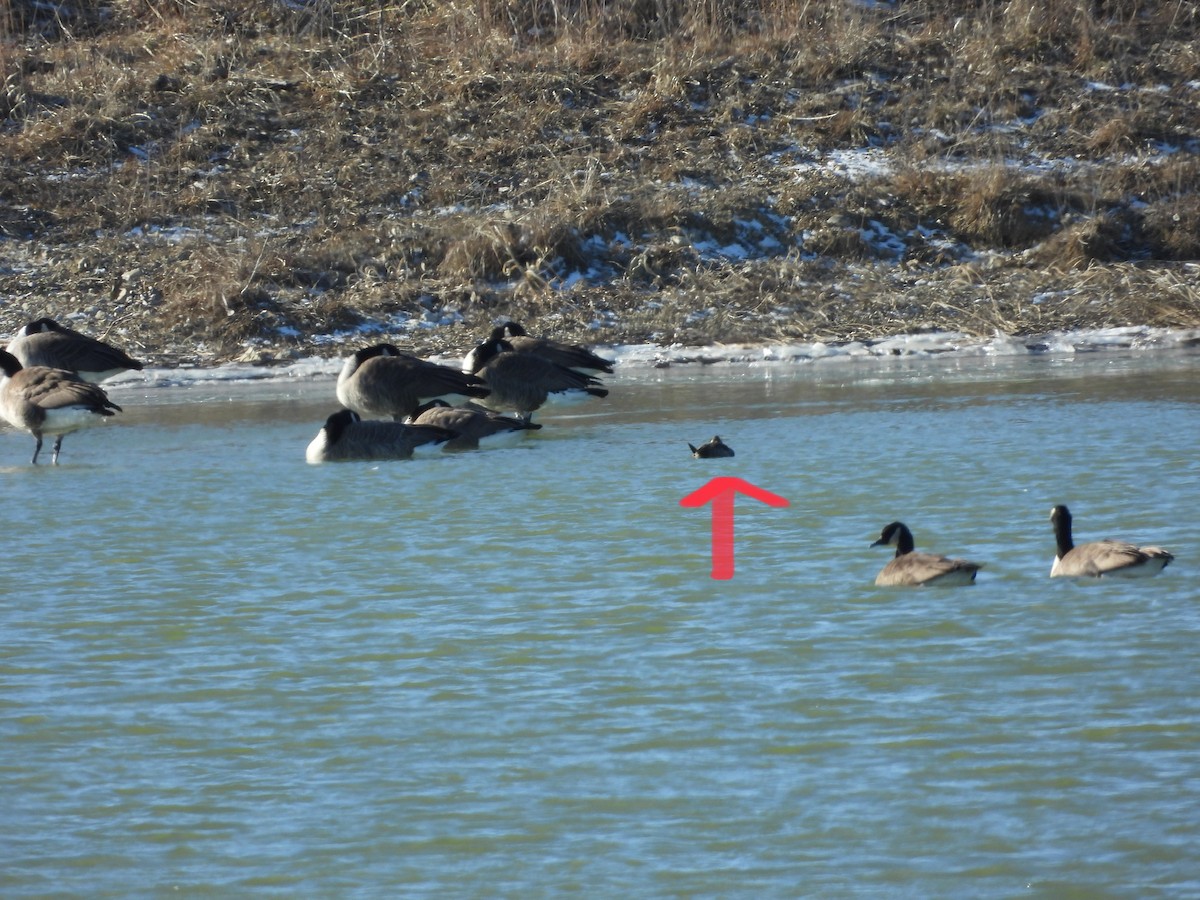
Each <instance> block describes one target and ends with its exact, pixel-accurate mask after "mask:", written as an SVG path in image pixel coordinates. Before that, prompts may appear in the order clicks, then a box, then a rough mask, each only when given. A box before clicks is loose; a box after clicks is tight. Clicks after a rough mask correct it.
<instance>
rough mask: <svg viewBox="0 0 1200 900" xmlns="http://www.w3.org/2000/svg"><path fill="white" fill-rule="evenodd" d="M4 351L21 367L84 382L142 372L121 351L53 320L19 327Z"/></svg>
mask: <svg viewBox="0 0 1200 900" xmlns="http://www.w3.org/2000/svg"><path fill="white" fill-rule="evenodd" d="M6 349H7V350H8V352H9V353H11V354H12V355H13V356H15V357H16V358H17V360H18V361H19V362H20V363H21V365H22V366H26V367H29V366H47V367H49V368H52V369H65V370H67V371H68V372H75V373H76V374H78V375H79V377H80V378H82V379H83V380H84V381H91V382H97V381H103V380H104V379H105V378H111V377H112V376H113V375H118V374H120V373H121V372H128V371H130V370H131V369H132V370H135V371H139V372H140V371H141V370H142V364H141V363H140V362H138V361H137V360H136V359H134V358H133V357H131V356H130V355H129V354H128V353H126V352H125V351H124V350H121V349H118V348H117V347H114V346H112V344H106V343H104V341H98V340H96V339H95V338H92V337H88V336H87V335H86V334H80V333H79V332H78V331H73V330H72V329H70V328H67V327H65V326H63V325H59V324H58V323H57V322H55V321H54V320H53V319H36V320H34V321H32V322H30V323H29V324H27V325H24V326H22V327H21V328H20V330H18V331H17V333H16V334H15V335H13V339H12V340H11V341H9V342H8V347H7V348H6Z"/></svg>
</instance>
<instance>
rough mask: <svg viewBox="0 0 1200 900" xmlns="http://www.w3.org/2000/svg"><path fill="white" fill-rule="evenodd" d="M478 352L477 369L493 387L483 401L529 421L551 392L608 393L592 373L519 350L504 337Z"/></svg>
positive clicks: (486, 343)
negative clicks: (513, 347)
mask: <svg viewBox="0 0 1200 900" xmlns="http://www.w3.org/2000/svg"><path fill="white" fill-rule="evenodd" d="M475 353H476V355H475V362H474V365H475V372H476V374H478V375H479V376H480V377H481V378H483V380H484V381H485V382H486V383H487V385H488V387H490V388H491V389H492V392H491V394H489V395H488V397H487V398H486V399H485V400H484V401H483V404H484V405H485V406H487V407H489V408H490V409H495V410H499V411H504V410H512V411H514V412H516V413H517V414H518V415H519V416H520V417H521V418H522V420H523V421H526V422H528V421H529V419H530V417H531V416H532V415H533V413H534V410H536V409H538V408H539V407H540V406H541V405H542V404H543V403H545V402H546V399H547V398H548V397H549V396H550V395H551V394H561V393H567V392H580V393H584V394H589V395H590V396H592V397H607V396H608V391H607V390H606V389H605V388H603V387H600V381H599V380H597V379H596V378H594V377H593V376H591V375H586V374H584V373H583V372H576V371H575V370H574V369H568V368H567V367H565V366H560V365H559V364H558V363H554V362H551V361H550V360H548V359H545V358H544V357H541V356H537V355H535V354H533V353H517V352H516V351H514V350H513V349H512V345H511V344H510V343H508V341H506V340H504V339H502V338H489V339H488V340H486V341H484V342H483V343H482V344H480V345H479V346H478V347H476V348H475Z"/></svg>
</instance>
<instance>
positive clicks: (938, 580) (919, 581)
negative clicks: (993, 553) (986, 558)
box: [871, 522, 983, 587]
mask: <svg viewBox="0 0 1200 900" xmlns="http://www.w3.org/2000/svg"><path fill="white" fill-rule="evenodd" d="M893 545H894V546H895V548H896V555H895V557H893V559H892V561H891V562H889V563H888V564H887V565H886V566H884V567H883V571H881V572H880V573H879V574H878V575H877V576H876V577H875V584H877V585H879V586H880V587H899V586H915V585H938V586H942V585H959V584H974V583H975V573H976V572H978V571H979V570H980V569H982V568H983V564H982V563H974V562H969V561H967V560H965V559H949V558H948V557H945V556H939V555H937V554H936V553H915V552H914V551H913V547H914V544H913V536H912V532H911V531H909V530H908V526H907V525H905V524H904V523H903V522H892V523H891V524H890V525H887V526H885V527H884V529H883V531H882V532H881V533H880V535H879V540H877V541H876V542H875V543H873V544H872V545H871V546H872V547H882V546H893Z"/></svg>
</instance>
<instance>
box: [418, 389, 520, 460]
mask: <svg viewBox="0 0 1200 900" xmlns="http://www.w3.org/2000/svg"><path fill="white" fill-rule="evenodd" d="M408 421H410V422H411V423H412V424H414V425H437V426H439V427H441V428H447V429H449V430H450V431H453V432H455V433H456V434H457V435H458V437H456V438H454V439H453V440H450V441H447V442H446V445H445V447H443V449H444V450H477V449H478V448H479V442H480V441H481V440H488V442H489V443H494V442H496V441H497V440H498V439H502V438H505V437H519V436H521V435H522V434H523V433H524V432H526V431H536V430H537V429H539V428H541V427H542V426H541V425H538V424H536V423H534V422H524V421H521V420H520V419H510V418H508V417H507V416H501V415H497V414H496V413H494V412H491V411H490V410H486V409H474V408H472V407H469V406H451V405H450V404H449V403H447V402H446V401H445V400H441V399H436V400H430V401H429V402H428V403H423V404H421V406H419V407H417V411H416V412H415V413H414V414H413V415H411V416H409V419H408Z"/></svg>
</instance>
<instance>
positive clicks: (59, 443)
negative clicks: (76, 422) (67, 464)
mask: <svg viewBox="0 0 1200 900" xmlns="http://www.w3.org/2000/svg"><path fill="white" fill-rule="evenodd" d="M64 437H66V435H62V434H60V435H59V436H58V437H56V438H55V439H54V456H52V457H51V458H50V461H51V462H52V463H53V464H54V465H56V466H57V465H58V451H59V450H61V449H62V439H63V438H64Z"/></svg>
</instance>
